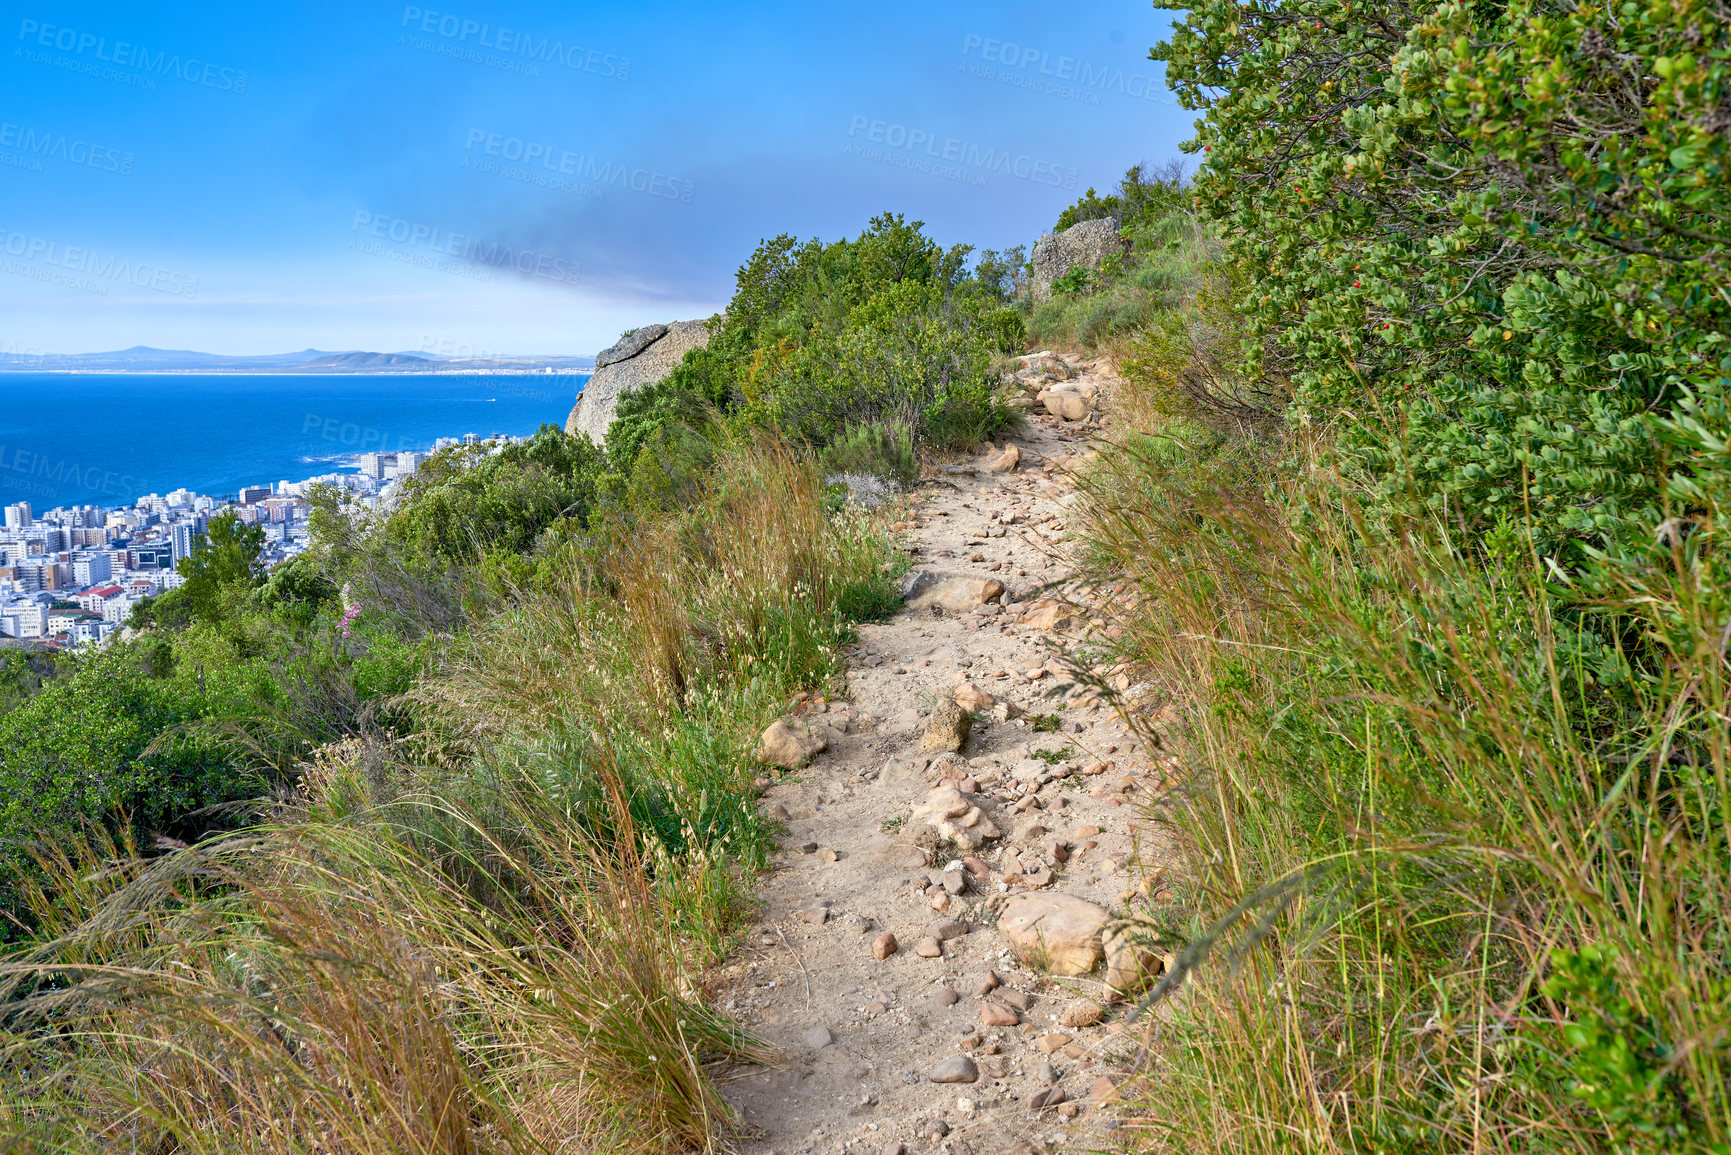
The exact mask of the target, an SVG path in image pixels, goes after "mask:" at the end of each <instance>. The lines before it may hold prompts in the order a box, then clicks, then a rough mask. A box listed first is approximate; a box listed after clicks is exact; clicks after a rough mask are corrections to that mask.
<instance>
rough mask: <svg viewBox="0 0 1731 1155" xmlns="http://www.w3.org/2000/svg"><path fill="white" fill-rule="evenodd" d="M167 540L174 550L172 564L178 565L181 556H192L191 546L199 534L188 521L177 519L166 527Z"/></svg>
mask: <svg viewBox="0 0 1731 1155" xmlns="http://www.w3.org/2000/svg"><path fill="white" fill-rule="evenodd" d="M168 536H169V542H170V545H171V546H172V548H173V550H174V555H173V556H174V564H175V565H176V566H178V565H180V563H181V560H182V559H183V558H189V557H191V556H192V547H193V545H194V543H195V542H197V540H198V538H199V537H200V536H201V535H200V534H199V533H198V532H197V531H196V530H195V529H194V528H193V524H192V522H190V521H177V522H175V523H174V524H173V525H171V526H169V527H168Z"/></svg>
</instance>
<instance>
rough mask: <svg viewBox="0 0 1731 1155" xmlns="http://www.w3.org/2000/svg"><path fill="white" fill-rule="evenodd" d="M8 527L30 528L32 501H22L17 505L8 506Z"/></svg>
mask: <svg viewBox="0 0 1731 1155" xmlns="http://www.w3.org/2000/svg"><path fill="white" fill-rule="evenodd" d="M6 528H7V529H29V528H30V503H29V502H28V501H20V502H19V503H18V504H17V505H9V506H7V507H6Z"/></svg>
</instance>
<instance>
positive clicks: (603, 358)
mask: <svg viewBox="0 0 1731 1155" xmlns="http://www.w3.org/2000/svg"><path fill="white" fill-rule="evenodd" d="M665 336H667V326H666V325H645V326H643V328H641V329H636V330H633V331H632V332H630V333H627V334H626V335H625V336H623V337H621V338H619V340H617V341H615V342H613V344H611V345H609V346H607V348H605V349H603V350H601V352H599V353H597V354H595V367H596V368H597V369H604V368H606V367H607V366H609V365H611V364H613V363H614V362H615V361H628V360H630V359H631V358H633V357H635V356H637V354H639V353H641V352H643V350H645V349H647V348H649V346H651V345H653V344H655V342H657V341H659V340H661V338H663V337H665Z"/></svg>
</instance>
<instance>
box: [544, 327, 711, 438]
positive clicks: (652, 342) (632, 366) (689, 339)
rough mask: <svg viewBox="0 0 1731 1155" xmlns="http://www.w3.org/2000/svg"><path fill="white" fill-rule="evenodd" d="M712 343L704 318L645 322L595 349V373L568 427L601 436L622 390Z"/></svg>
mask: <svg viewBox="0 0 1731 1155" xmlns="http://www.w3.org/2000/svg"><path fill="white" fill-rule="evenodd" d="M708 343H709V328H708V326H707V325H706V324H705V323H704V322H703V321H675V322H673V323H672V324H671V325H645V326H644V327H643V328H641V329H638V330H636V331H635V332H633V333H632V334H631V335H630V336H628V337H621V338H620V339H619V340H618V341H616V342H614V343H613V344H612V345H611V346H610V347H608V348H606V349H604V350H602V351H601V352H600V353H597V354H596V355H595V373H594V375H593V376H591V377H590V378H589V383H588V384H587V385H585V386H584V387H583V393H582V395H581V396H580V397H578V398H577V404H576V405H575V406H574V407H573V408H572V410H571V415H570V416H569V417H567V418H566V419H565V432H567V433H586V434H588V435H589V437H590V438H591V439H593V440H594V441H596V442H600V441H601V440H602V439H603V438H605V437H606V436H607V427H608V426H609V425H611V424H613V410H614V409H615V408H617V406H618V405H619V395H620V394H622V393H624V392H625V391H626V390H627V389H637V388H640V387H642V386H644V385H652V384H654V383H655V382H657V381H659V380H661V379H662V378H663V377H665V376H667V375H668V374H669V373H671V372H672V371H673V367H674V366H675V365H677V364H679V362H680V360H681V359H682V358H683V357H684V356H685V354H686V353H688V352H690V351H691V350H693V349H698V348H702V347H703V346H704V345H707V344H708Z"/></svg>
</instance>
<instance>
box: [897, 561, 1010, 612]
mask: <svg viewBox="0 0 1731 1155" xmlns="http://www.w3.org/2000/svg"><path fill="white" fill-rule="evenodd" d="M911 578H912V580H909V579H903V582H902V597H904V598H906V599H907V607H908V609H910V610H924V609H930V608H931V607H933V606H937V607H939V608H940V609H946V610H949V611H950V612H951V613H952V614H965V613H968V612H969V611H970V610H974V609H977V608H978V607H980V606H982V605H984V604H985V603H987V602H990V601H996V600H997V599H998V598H1001V597H1003V596H1004V583H1003V582H1001V581H999V580H998V579H997V578H984V577H975V576H973V575H971V574H941V573H932V572H930V571H921V572H919V573H917V574H914V575H911Z"/></svg>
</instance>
